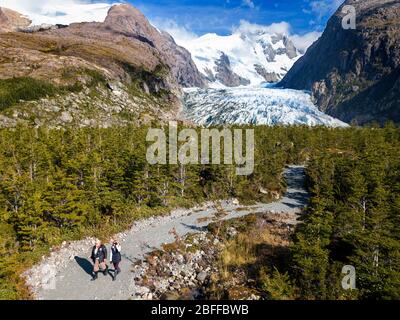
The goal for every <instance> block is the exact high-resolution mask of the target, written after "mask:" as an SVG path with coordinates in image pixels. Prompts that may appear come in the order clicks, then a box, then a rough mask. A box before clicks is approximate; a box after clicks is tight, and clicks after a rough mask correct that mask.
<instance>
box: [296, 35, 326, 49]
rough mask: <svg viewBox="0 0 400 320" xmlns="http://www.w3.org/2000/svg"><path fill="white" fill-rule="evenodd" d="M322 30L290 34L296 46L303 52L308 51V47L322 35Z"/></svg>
mask: <svg viewBox="0 0 400 320" xmlns="http://www.w3.org/2000/svg"><path fill="white" fill-rule="evenodd" d="M321 34H322V33H321V32H317V31H313V32H309V33H306V34H304V35H301V36H300V35H298V34H294V35H291V36H290V39H291V40H292V42H293V44H294V46H295V47H296V48H297V49H299V50H300V51H301V52H306V51H307V49H308V48H309V47H310V46H311V45H312V44H313V43H314V42H315V41H317V39H318V38H319V37H320V36H321Z"/></svg>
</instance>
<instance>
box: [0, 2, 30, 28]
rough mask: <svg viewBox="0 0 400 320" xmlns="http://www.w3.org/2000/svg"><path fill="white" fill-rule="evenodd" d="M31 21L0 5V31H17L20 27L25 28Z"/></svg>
mask: <svg viewBox="0 0 400 320" xmlns="http://www.w3.org/2000/svg"><path fill="white" fill-rule="evenodd" d="M30 24H31V21H30V20H29V19H28V18H26V17H24V16H22V15H21V14H20V13H18V12H16V11H13V10H10V9H7V8H2V7H0V33H1V32H12V31H17V30H18V29H20V28H26V27H28V26H29V25H30Z"/></svg>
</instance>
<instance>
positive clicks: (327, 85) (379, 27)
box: [281, 0, 400, 125]
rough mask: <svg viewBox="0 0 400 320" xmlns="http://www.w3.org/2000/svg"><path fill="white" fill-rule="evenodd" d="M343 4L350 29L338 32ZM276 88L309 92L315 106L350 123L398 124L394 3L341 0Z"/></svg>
mask: <svg viewBox="0 0 400 320" xmlns="http://www.w3.org/2000/svg"><path fill="white" fill-rule="evenodd" d="M344 5H352V6H354V7H355V9H356V15H357V21H356V29H355V30H353V29H347V30H346V29H344V28H343V27H342V21H343V18H344V16H345V13H342V8H343V6H344ZM343 6H341V7H340V8H339V10H338V11H337V12H336V13H335V14H334V15H333V16H332V18H331V19H330V20H329V22H328V25H327V28H326V30H325V32H324V33H323V35H322V36H321V38H320V39H319V40H318V41H317V42H316V43H314V44H313V45H312V46H311V47H310V48H309V49H308V51H307V53H306V54H305V55H304V56H303V57H302V58H300V59H299V60H298V61H297V63H296V64H295V65H294V66H293V68H292V69H291V70H290V71H289V73H288V74H287V75H286V77H285V78H284V79H283V80H282V82H281V85H283V86H284V87H288V88H294V89H302V90H310V91H312V92H313V96H314V99H315V101H316V103H317V104H318V106H319V108H320V109H321V110H322V111H324V112H326V113H328V114H329V115H331V116H334V117H336V118H339V119H341V120H343V121H346V122H353V123H354V124H359V125H363V124H367V123H370V122H373V121H377V122H379V123H381V124H383V123H385V122H386V121H388V120H393V121H394V122H396V123H400V90H399V88H400V2H399V1H398V0H364V1H355V0H347V1H346V2H345V3H344V4H343Z"/></svg>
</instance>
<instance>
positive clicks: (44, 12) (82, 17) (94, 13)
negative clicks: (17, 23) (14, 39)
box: [0, 0, 116, 24]
mask: <svg viewBox="0 0 400 320" xmlns="http://www.w3.org/2000/svg"><path fill="white" fill-rule="evenodd" d="M113 4H116V3H111V2H109V1H108V0H100V1H90V0H0V6H1V7H5V8H9V9H12V10H15V11H18V12H20V13H22V14H23V15H26V16H28V17H29V18H30V19H31V20H32V23H33V24H42V23H49V24H57V23H59V24H70V23H72V22H87V21H98V22H102V21H104V19H105V17H106V16H107V12H108V10H109V9H110V7H111V6H112V5H113Z"/></svg>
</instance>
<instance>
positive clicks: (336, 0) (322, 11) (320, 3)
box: [310, 0, 344, 20]
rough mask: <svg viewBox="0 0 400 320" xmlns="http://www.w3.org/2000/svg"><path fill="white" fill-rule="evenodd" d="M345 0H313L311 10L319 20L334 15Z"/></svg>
mask: <svg viewBox="0 0 400 320" xmlns="http://www.w3.org/2000/svg"><path fill="white" fill-rule="evenodd" d="M343 2H344V0H313V1H310V10H311V12H312V13H314V14H315V15H316V16H317V18H318V19H319V20H321V19H322V18H323V17H326V16H330V15H332V14H333V13H334V12H335V11H336V10H337V9H338V8H339V6H340V5H341V4H342V3H343Z"/></svg>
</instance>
